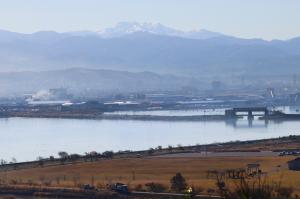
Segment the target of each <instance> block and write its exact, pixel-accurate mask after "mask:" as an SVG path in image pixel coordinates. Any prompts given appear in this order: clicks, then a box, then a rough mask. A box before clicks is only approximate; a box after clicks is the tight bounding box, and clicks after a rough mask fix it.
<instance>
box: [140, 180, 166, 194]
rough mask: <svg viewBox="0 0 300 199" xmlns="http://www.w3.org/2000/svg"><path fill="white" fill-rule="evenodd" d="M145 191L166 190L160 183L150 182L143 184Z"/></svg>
mask: <svg viewBox="0 0 300 199" xmlns="http://www.w3.org/2000/svg"><path fill="white" fill-rule="evenodd" d="M145 186H146V188H147V191H149V192H165V191H166V190H167V188H166V187H165V186H164V185H163V184H160V183H155V182H150V183H147V184H145Z"/></svg>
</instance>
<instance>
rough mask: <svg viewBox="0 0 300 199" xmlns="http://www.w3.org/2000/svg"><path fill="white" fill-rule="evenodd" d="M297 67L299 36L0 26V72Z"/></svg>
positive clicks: (201, 72)
mask: <svg viewBox="0 0 300 199" xmlns="http://www.w3.org/2000/svg"><path fill="white" fill-rule="evenodd" d="M299 66H300V38H295V39H291V40H287V41H280V40H274V41H265V40H261V39H242V38H236V37H232V36H227V35H224V34H221V33H216V32H210V31H207V30H199V31H188V32H185V31H180V30H175V29H172V28H169V27H166V26H163V25H161V24H151V23H143V24H139V23H128V22H122V23H119V24H117V25H116V27H113V28H108V29H105V30H102V31H98V32H91V31H79V32H67V33H57V32H51V31H44V32H37V33H33V34H19V33H14V32H9V31H0V72H12V71H15V72H16V71H33V72H37V71H53V70H61V71H60V72H61V73H62V74H64V73H66V71H65V70H66V69H70V68H81V70H80V72H81V73H84V69H86V70H87V71H88V69H109V70H121V71H128V72H144V71H149V72H154V73H158V74H173V75H176V76H185V77H193V78H203V77H205V78H207V77H211V78H214V79H218V78H224V77H229V76H232V75H236V76H247V75H260V76H261V75H268V76H270V75H271V76H272V75H276V76H278V75H291V73H299V72H300V67H299ZM77 72H78V71H77ZM98 72H101V70H99V71H98ZM111 73H112V71H111ZM111 73H110V74H109V75H112V74H111ZM116 73H117V72H116ZM4 74H6V75H7V74H9V73H3V74H1V76H2V78H3V75H4ZM129 74H130V73H127V75H129ZM133 76H134V75H133ZM173 77H174V76H173ZM44 78H46V79H47V76H45V77H44ZM101 78H103V77H101ZM101 78H100V77H99V78H98V79H99V82H101V81H102V80H100V79H101ZM106 78H109V77H107V76H106ZM111 78H115V77H113V75H112V76H111ZM119 78H122V77H119ZM161 78H165V76H161ZM51 81H55V80H54V79H53V78H52V79H51ZM51 81H50V78H49V82H51ZM81 81H88V78H87V79H86V80H81ZM57 82H59V81H57ZM96 84H97V83H96ZM49 86H50V85H49ZM53 86H55V85H53ZM57 86H59V85H57ZM165 86H166V85H165ZM180 86H186V85H185V84H184V85H183V84H181V85H180ZM167 87H168V86H166V88H167ZM168 88H170V87H168Z"/></svg>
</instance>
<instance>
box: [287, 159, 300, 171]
mask: <svg viewBox="0 0 300 199" xmlns="http://www.w3.org/2000/svg"><path fill="white" fill-rule="evenodd" d="M288 167H289V170H294V171H300V158H296V159H295V160H291V161H289V162H288Z"/></svg>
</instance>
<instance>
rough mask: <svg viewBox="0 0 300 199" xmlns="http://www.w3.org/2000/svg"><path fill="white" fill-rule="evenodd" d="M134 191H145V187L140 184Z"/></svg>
mask: <svg viewBox="0 0 300 199" xmlns="http://www.w3.org/2000/svg"><path fill="white" fill-rule="evenodd" d="M134 190H135V191H145V189H144V188H143V185H141V184H138V185H136V186H135V187H134Z"/></svg>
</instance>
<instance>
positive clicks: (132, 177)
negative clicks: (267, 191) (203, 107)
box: [0, 156, 300, 193]
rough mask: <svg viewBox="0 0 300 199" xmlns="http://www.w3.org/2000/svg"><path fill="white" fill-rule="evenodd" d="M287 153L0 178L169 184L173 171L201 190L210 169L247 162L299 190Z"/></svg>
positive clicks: (120, 162)
mask: <svg viewBox="0 0 300 199" xmlns="http://www.w3.org/2000/svg"><path fill="white" fill-rule="evenodd" d="M294 158H295V157H294V156H289V157H287V156H286V157H278V156H273V157H188V158H184V157H180V158H163V157H160V158H157V157H152V158H128V159H112V160H102V161H97V162H88V163H78V164H74V165H61V166H52V167H45V168H35V169H24V170H16V171H9V172H1V173H0V179H1V180H2V181H6V182H14V183H28V182H30V183H37V184H38V183H48V184H49V185H52V186H76V185H78V184H94V185H103V186H104V185H105V184H109V183H113V182H123V183H126V184H128V185H129V186H130V187H135V186H136V185H137V184H144V183H147V182H159V183H162V184H165V185H166V186H169V180H170V178H171V177H172V176H174V174H175V173H177V172H181V173H182V174H183V176H184V177H185V178H186V179H187V181H188V183H189V184H190V185H193V186H195V187H201V188H202V189H203V190H204V192H205V190H207V189H208V188H215V180H213V179H207V175H206V171H207V170H209V169H216V170H220V171H221V170H225V169H235V168H245V166H246V164H248V163H260V164H261V169H262V171H263V172H267V173H268V175H267V176H268V177H267V178H268V180H269V181H275V182H279V181H280V182H281V183H282V184H283V185H284V186H292V187H294V188H295V191H296V192H298V193H300V172H295V171H288V169H287V164H286V162H287V161H289V160H291V159H294Z"/></svg>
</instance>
